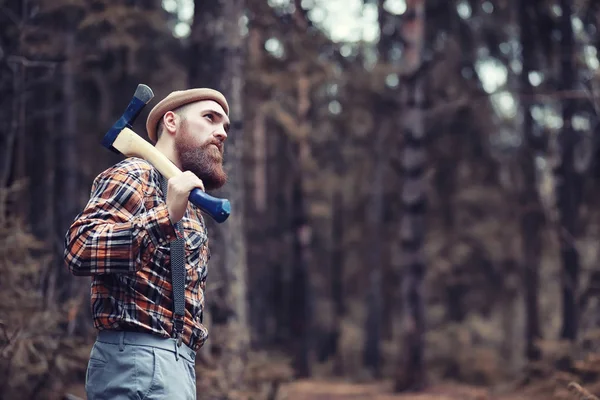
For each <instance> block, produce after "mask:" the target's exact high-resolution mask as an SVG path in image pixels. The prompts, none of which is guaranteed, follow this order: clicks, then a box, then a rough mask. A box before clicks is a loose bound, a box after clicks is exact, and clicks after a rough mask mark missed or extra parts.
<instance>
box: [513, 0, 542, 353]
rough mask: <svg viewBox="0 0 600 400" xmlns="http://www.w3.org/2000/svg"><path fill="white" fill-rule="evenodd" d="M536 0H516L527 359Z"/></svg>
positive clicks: (534, 241)
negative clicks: (531, 76) (519, 73)
mask: <svg viewBox="0 0 600 400" xmlns="http://www.w3.org/2000/svg"><path fill="white" fill-rule="evenodd" d="M535 3H536V1H521V2H519V26H520V32H521V54H522V62H523V69H522V70H521V75H520V86H521V93H522V99H521V104H522V112H523V125H522V132H523V139H524V141H523V145H522V147H521V151H520V157H519V164H520V165H521V173H522V174H523V185H522V188H521V190H520V193H519V201H520V206H521V235H522V240H523V246H522V248H523V268H524V269H523V285H524V291H525V312H526V318H525V319H526V321H527V322H526V324H525V326H526V328H525V329H526V332H525V342H526V343H525V347H526V350H525V351H526V355H527V358H529V359H530V360H534V359H537V358H538V357H539V355H540V354H539V350H538V349H537V347H536V341H537V340H538V339H540V335H541V334H540V315H539V306H538V293H539V264H540V257H541V255H542V242H541V229H542V224H543V222H544V214H543V211H542V206H541V203H540V199H539V193H538V190H537V187H538V186H537V178H536V171H535V168H536V167H535V150H536V147H537V146H536V142H538V141H537V140H536V138H535V136H534V132H533V129H534V126H533V124H534V121H533V116H532V114H531V99H532V94H533V87H532V85H531V82H530V81H529V75H530V73H531V72H533V69H534V65H533V63H534V57H535V56H534V51H535V46H534V41H535V37H534V36H533V27H534V24H535V16H534V13H535V12H536V7H537V6H536V4H535Z"/></svg>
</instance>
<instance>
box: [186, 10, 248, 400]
mask: <svg viewBox="0 0 600 400" xmlns="http://www.w3.org/2000/svg"><path fill="white" fill-rule="evenodd" d="M194 3H195V12H194V22H193V26H192V36H191V51H192V54H191V55H192V57H191V59H190V60H191V63H190V69H189V72H190V74H189V83H190V86H191V87H213V88H215V89H217V90H220V91H221V92H222V93H223V94H224V95H225V97H226V98H227V101H228V102H229V105H230V109H231V112H230V119H231V129H230V131H229V134H228V139H227V142H226V151H225V170H226V172H227V175H228V177H229V180H228V183H227V184H226V185H225V186H224V188H223V190H222V191H221V193H219V195H220V196H223V197H226V198H228V199H229V200H230V201H231V206H232V213H231V216H230V217H229V219H228V220H227V222H225V223H224V224H223V225H222V226H220V227H219V228H220V230H221V235H222V243H221V244H220V245H219V246H218V248H219V249H220V250H222V251H223V254H222V255H220V257H219V260H221V263H222V265H219V266H216V267H215V269H219V270H220V273H221V276H222V279H223V282H222V285H221V286H220V287H219V289H217V290H216V292H218V294H217V297H219V298H220V299H222V300H223V304H216V305H215V306H216V307H217V308H221V309H224V310H226V312H223V313H217V314H219V318H217V317H216V315H213V316H212V317H213V318H212V322H213V326H212V334H211V336H212V337H214V338H219V341H220V342H221V339H222V342H221V346H220V354H221V357H220V363H221V365H222V366H223V370H224V372H225V375H224V376H225V377H226V379H227V386H228V390H229V393H232V394H233V393H235V392H236V391H239V390H242V389H243V387H244V369H245V366H246V363H247V357H248V351H249V340H250V330H249V323H248V304H247V301H248V299H247V295H246V290H247V288H246V285H247V283H246V279H247V277H246V265H247V264H246V243H245V239H244V233H245V230H244V181H243V178H242V177H243V169H242V154H243V140H242V138H243V116H244V114H243V107H242V96H243V86H244V75H243V38H242V36H241V33H240V28H239V21H240V19H241V17H242V12H243V9H244V2H243V0H231V1H220V2H204V1H200V0H196V1H195V2H194Z"/></svg>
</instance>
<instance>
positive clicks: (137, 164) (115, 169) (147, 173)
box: [99, 157, 156, 180]
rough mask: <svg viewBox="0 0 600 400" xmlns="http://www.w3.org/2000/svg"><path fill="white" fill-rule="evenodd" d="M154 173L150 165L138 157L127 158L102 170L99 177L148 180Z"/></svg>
mask: <svg viewBox="0 0 600 400" xmlns="http://www.w3.org/2000/svg"><path fill="white" fill-rule="evenodd" d="M155 173H156V171H155V169H154V167H153V166H152V164H150V163H149V162H148V161H146V160H144V159H142V158H138V157H128V158H125V159H123V160H121V161H119V162H118V163H117V164H115V165H113V166H111V167H109V168H107V169H106V170H104V171H103V172H102V173H101V174H100V175H99V176H105V177H108V176H116V175H128V176H131V177H134V178H136V179H144V180H147V179H149V178H150V177H151V176H152V175H153V174H155Z"/></svg>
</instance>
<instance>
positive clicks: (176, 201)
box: [167, 171, 204, 224]
mask: <svg viewBox="0 0 600 400" xmlns="http://www.w3.org/2000/svg"><path fill="white" fill-rule="evenodd" d="M195 188H200V189H201V190H202V191H204V184H203V183H202V181H201V180H200V178H198V177H197V176H196V175H195V174H194V173H193V172H190V171H185V172H183V173H181V174H179V175H175V176H174V177H172V178H171V179H169V184H168V189H167V209H168V210H169V219H170V220H171V223H173V224H176V223H177V222H179V221H180V220H181V218H183V215H184V214H185V209H186V208H187V203H188V197H189V196H190V192H191V191H192V190H193V189H195Z"/></svg>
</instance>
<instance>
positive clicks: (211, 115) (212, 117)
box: [205, 114, 215, 121]
mask: <svg viewBox="0 0 600 400" xmlns="http://www.w3.org/2000/svg"><path fill="white" fill-rule="evenodd" d="M205 117H206V118H208V119H209V120H211V121H214V119H215V116H214V115H213V114H206V115H205Z"/></svg>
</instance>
